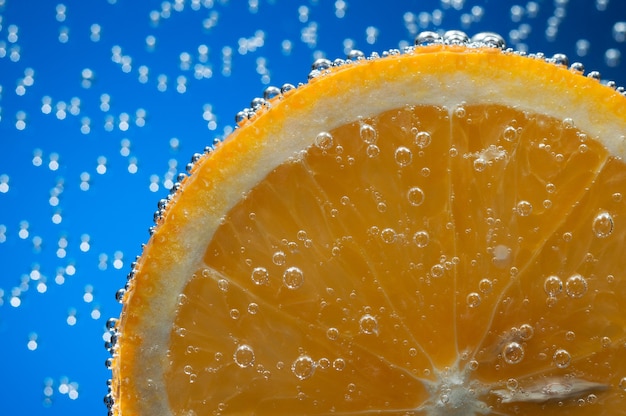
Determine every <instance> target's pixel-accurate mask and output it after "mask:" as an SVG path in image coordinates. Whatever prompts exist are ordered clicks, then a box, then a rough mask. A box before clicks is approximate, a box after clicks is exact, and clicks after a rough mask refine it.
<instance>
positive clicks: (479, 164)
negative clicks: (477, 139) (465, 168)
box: [473, 157, 488, 172]
mask: <svg viewBox="0 0 626 416" xmlns="http://www.w3.org/2000/svg"><path fill="white" fill-rule="evenodd" d="M487 164H488V163H487V161H486V160H485V159H483V158H482V157H477V158H476V159H474V163H473V165H474V170H475V171H476V172H482V171H484V170H485V168H487Z"/></svg>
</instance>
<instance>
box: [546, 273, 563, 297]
mask: <svg viewBox="0 0 626 416" xmlns="http://www.w3.org/2000/svg"><path fill="white" fill-rule="evenodd" d="M543 289H544V291H545V292H546V294H547V295H548V296H551V297H555V296H557V295H558V294H560V293H561V292H562V291H563V281H562V280H561V278H560V277H558V276H548V277H546V279H545V280H544V281H543Z"/></svg>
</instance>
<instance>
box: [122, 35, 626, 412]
mask: <svg viewBox="0 0 626 416" xmlns="http://www.w3.org/2000/svg"><path fill="white" fill-rule="evenodd" d="M462 103H465V104H470V105H471V104H477V103H481V104H501V105H505V106H511V107H514V108H516V109H518V110H521V111H528V112H531V113H539V114H545V115H548V116H552V117H555V118H557V119H564V118H571V119H572V120H573V122H574V124H575V125H576V126H577V127H578V128H580V129H581V130H583V131H585V132H586V133H587V134H588V135H589V136H590V137H591V138H595V139H597V140H600V141H601V142H602V143H603V144H604V146H605V147H606V148H607V149H608V150H609V151H610V152H611V153H612V154H613V155H616V156H619V157H623V156H624V154H625V151H626V148H625V146H626V145H625V139H624V136H625V135H626V98H624V97H623V96H622V95H621V94H619V93H618V92H616V91H615V90H613V89H612V88H609V87H607V86H604V85H601V84H600V83H599V82H598V81H596V80H594V79H591V78H587V77H584V76H582V75H581V74H578V73H574V72H572V71H570V70H568V69H567V68H565V67H564V66H557V65H554V64H549V63H546V62H545V61H543V60H541V59H535V58H529V57H523V56H520V55H517V54H514V53H510V52H503V51H502V50H500V49H494V48H487V47H482V48H468V47H465V46H444V45H433V46H427V47H419V48H416V49H415V50H414V51H413V52H409V53H405V54H400V55H390V56H387V57H384V58H377V59H372V60H360V61H357V62H353V63H350V64H347V65H344V66H341V67H337V68H333V69H331V70H330V71H329V73H328V74H325V75H322V76H320V77H318V78H314V79H313V80H311V81H310V82H309V83H308V84H306V85H304V86H301V87H299V88H297V89H296V90H294V91H292V92H290V93H289V94H287V95H286V96H283V97H280V98H277V99H275V100H273V101H272V102H271V108H270V109H268V110H263V112H262V113H261V114H258V115H256V116H255V118H254V119H253V120H252V121H250V122H248V123H247V124H245V125H244V126H242V127H241V128H238V129H236V130H235V131H234V133H232V134H231V135H230V136H229V137H228V138H227V139H226V140H225V141H224V142H223V143H221V144H220V145H219V146H218V147H217V149H215V150H214V151H213V152H211V153H210V154H208V155H204V156H203V157H202V158H201V160H200V161H199V162H197V163H196V165H195V167H194V169H193V173H192V175H191V176H190V177H188V178H187V179H185V180H184V182H183V186H182V188H181V189H180V191H179V192H178V193H177V194H176V195H175V196H174V198H173V200H172V202H171V203H170V204H169V205H168V207H167V209H166V213H165V215H164V218H163V220H161V221H160V222H159V224H157V228H156V232H155V233H154V235H153V236H152V237H151V239H150V241H149V242H148V244H147V245H146V247H145V248H144V252H143V255H142V257H141V259H140V260H139V262H138V265H137V267H136V270H135V272H136V273H135V277H134V279H133V280H132V281H131V282H130V287H129V290H128V291H127V292H126V294H125V296H124V306H123V310H122V315H121V318H120V320H119V322H118V325H117V329H118V330H119V333H120V336H119V341H118V344H117V346H116V353H115V356H114V359H113V366H112V371H113V377H112V391H113V393H112V394H113V396H114V399H115V406H114V414H121V411H122V410H123V414H124V415H125V416H128V415H157V414H158V415H171V414H172V412H171V410H170V409H169V406H168V403H167V391H166V385H165V383H164V380H163V373H162V372H163V371H164V369H166V368H167V362H166V351H167V350H168V344H169V337H170V332H171V329H172V328H171V325H172V323H173V321H174V317H175V309H176V305H177V302H178V294H180V293H181V292H182V290H183V289H184V286H185V284H186V282H187V280H188V279H189V278H190V277H191V275H192V274H193V273H194V272H195V271H196V270H198V269H199V268H200V267H201V262H202V258H203V256H204V250H205V249H206V247H207V246H208V244H209V242H210V241H211V239H212V237H213V235H214V232H215V230H216V228H217V227H218V225H219V220H220V218H221V217H223V216H224V215H225V214H226V213H227V212H228V211H229V210H230V209H231V208H232V207H233V206H234V205H235V204H236V203H237V202H238V201H239V199H240V198H241V195H242V193H244V192H246V191H248V190H249V189H251V188H252V187H253V186H254V185H255V184H257V183H259V182H260V181H261V180H262V179H263V178H264V177H265V176H266V175H267V174H268V173H269V172H270V171H271V170H272V169H273V168H274V167H276V166H277V165H279V164H281V163H282V162H284V161H286V160H287V159H288V158H289V157H291V156H293V155H295V154H296V153H297V152H299V151H302V150H303V149H306V148H307V147H308V146H310V145H311V144H312V143H313V140H314V138H315V136H316V135H317V134H318V133H319V132H321V131H328V130H331V129H333V128H335V127H337V126H340V125H342V124H345V123H348V122H352V121H355V120H356V119H357V118H358V117H369V116H373V115H376V114H379V113H381V112H383V111H386V110H390V109H393V108H400V107H404V106H405V105H407V104H408V105H419V104H427V105H438V106H447V107H448V108H450V109H453V108H454V107H455V106H457V105H459V104H462Z"/></svg>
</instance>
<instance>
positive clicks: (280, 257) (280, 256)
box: [272, 251, 287, 266]
mask: <svg viewBox="0 0 626 416" xmlns="http://www.w3.org/2000/svg"><path fill="white" fill-rule="evenodd" d="M286 260H287V258H286V256H285V253H284V252H282V251H277V252H276V253H274V254H273V255H272V263H274V264H275V265H277V266H282V265H283V264H285V261H286Z"/></svg>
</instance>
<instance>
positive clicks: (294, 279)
mask: <svg viewBox="0 0 626 416" xmlns="http://www.w3.org/2000/svg"><path fill="white" fill-rule="evenodd" d="M283 283H284V284H285V286H286V287H287V288H288V289H291V290H295V289H298V288H299V287H300V286H302V284H303V283H304V273H302V270H300V269H299V268H298V267H295V266H294V267H289V268H288V269H287V270H285V273H283Z"/></svg>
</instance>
